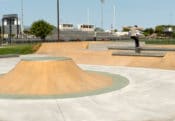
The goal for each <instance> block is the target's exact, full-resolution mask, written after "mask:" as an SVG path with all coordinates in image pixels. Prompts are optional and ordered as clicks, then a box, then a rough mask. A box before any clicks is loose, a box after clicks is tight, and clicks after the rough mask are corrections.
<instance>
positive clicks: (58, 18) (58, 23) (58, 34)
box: [57, 0, 60, 41]
mask: <svg viewBox="0 0 175 121" xmlns="http://www.w3.org/2000/svg"><path fill="white" fill-rule="evenodd" d="M59 25H60V16H59V0H57V29H58V33H57V37H58V41H59V40H60V27H59Z"/></svg>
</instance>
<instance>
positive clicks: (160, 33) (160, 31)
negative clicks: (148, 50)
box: [155, 25, 164, 35]
mask: <svg viewBox="0 0 175 121" xmlns="http://www.w3.org/2000/svg"><path fill="white" fill-rule="evenodd" d="M155 33H157V34H158V35H162V34H163V33H164V26H163V25H159V26H156V28H155Z"/></svg>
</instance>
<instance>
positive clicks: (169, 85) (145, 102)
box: [0, 58, 175, 121]
mask: <svg viewBox="0 0 175 121" xmlns="http://www.w3.org/2000/svg"><path fill="white" fill-rule="evenodd" d="M18 62H19V58H8V59H0V73H1V74H2V73H7V72H8V71H9V70H10V69H12V68H13V67H14V66H15V64H17V63H18ZM79 66H80V67H81V68H82V69H86V70H92V71H102V72H109V73H112V74H121V75H122V76H125V77H127V78H128V79H129V80H130V84H129V85H128V86H127V87H125V88H123V89H121V90H118V91H114V92H110V93H106V94H102V95H97V96H88V97H82V98H71V99H53V100H52V99H50V100H9V99H0V121H175V93H174V92H175V71H170V70H158V69H144V68H128V67H117V66H97V65H93V66H92V65H79Z"/></svg>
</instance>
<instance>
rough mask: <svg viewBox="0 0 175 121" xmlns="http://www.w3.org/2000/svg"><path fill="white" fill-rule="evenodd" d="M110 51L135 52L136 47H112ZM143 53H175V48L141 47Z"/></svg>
mask: <svg viewBox="0 0 175 121" xmlns="http://www.w3.org/2000/svg"><path fill="white" fill-rule="evenodd" d="M108 49H109V50H135V47H118V46H110V47H108ZM140 50H141V51H175V48H165V47H164V48H160V47H141V48H140Z"/></svg>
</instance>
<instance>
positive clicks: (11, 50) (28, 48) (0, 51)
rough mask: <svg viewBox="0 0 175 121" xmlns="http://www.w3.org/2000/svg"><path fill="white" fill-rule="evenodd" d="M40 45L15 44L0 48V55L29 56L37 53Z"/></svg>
mask: <svg viewBox="0 0 175 121" xmlns="http://www.w3.org/2000/svg"><path fill="white" fill-rule="evenodd" d="M40 45H41V44H19V45H18V44H16V45H8V46H0V55H7V54H19V55H22V54H23V55H24V54H31V53H34V52H35V51H37V49H38V48H39V47H40Z"/></svg>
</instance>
